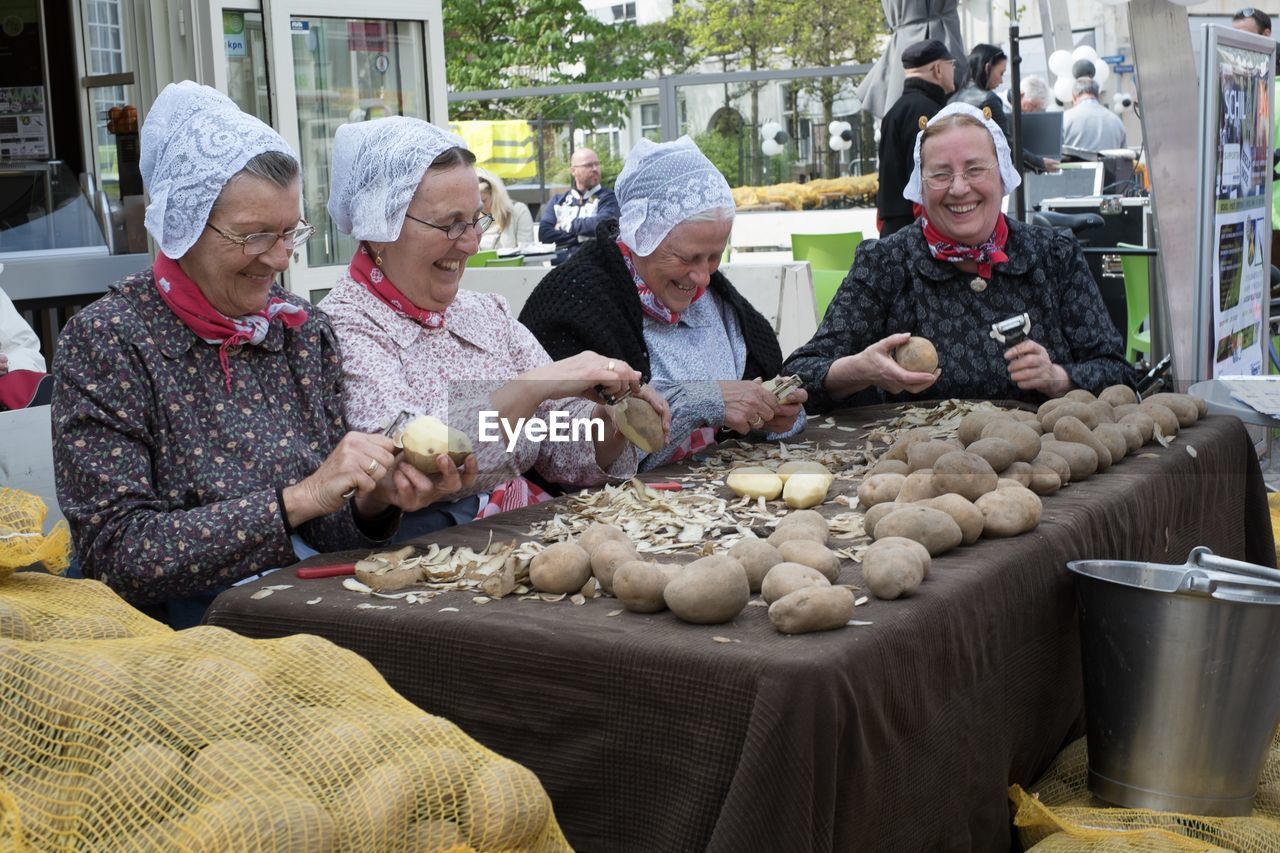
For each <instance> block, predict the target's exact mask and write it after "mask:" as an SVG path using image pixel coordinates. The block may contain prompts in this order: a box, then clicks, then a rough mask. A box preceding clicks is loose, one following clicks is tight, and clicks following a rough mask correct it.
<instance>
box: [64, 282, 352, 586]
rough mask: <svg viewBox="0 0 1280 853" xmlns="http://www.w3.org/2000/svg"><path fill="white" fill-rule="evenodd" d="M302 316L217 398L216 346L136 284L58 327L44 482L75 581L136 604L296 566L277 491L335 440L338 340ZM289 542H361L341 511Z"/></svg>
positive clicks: (245, 361)
mask: <svg viewBox="0 0 1280 853" xmlns="http://www.w3.org/2000/svg"><path fill="white" fill-rule="evenodd" d="M272 295H273V296H278V297H281V298H283V299H288V300H290V301H292V302H295V303H299V304H305V303H300V300H299V299H298V298H297V297H296V296H293V295H292V294H289V293H288V292H287V291H285V290H283V289H281V288H280V287H279V286H276V287H274V288H272ZM308 312H309V313H308V317H307V321H306V322H305V323H304V324H303V325H301V326H299V327H298V328H296V329H284V328H283V327H282V325H281V324H280V323H273V324H272V325H271V331H270V332H268V334H267V337H266V340H264V341H263V343H262V345H261V346H243V347H236V348H232V349H231V350H230V351H229V354H230V358H229V363H230V366H231V391H230V393H228V392H227V389H226V384H225V382H224V379H223V373H222V368H221V366H220V365H219V363H218V346H217V345H216V344H208V343H205V342H204V341H202V340H200V339H199V338H198V337H196V334H195V333H194V332H192V331H191V329H190V328H188V327H187V326H186V325H184V324H183V323H182V321H180V320H179V319H178V318H177V316H176V315H175V314H174V313H173V312H172V311H171V310H170V309H169V307H168V306H167V305H165V304H164V302H162V301H161V299H160V295H159V292H158V291H157V290H156V286H155V283H154V280H153V278H152V275H151V272H150V270H148V271H147V272H145V273H141V274H138V275H135V276H130V277H128V278H126V279H124V280H123V281H121V282H117V283H116V284H113V285H112V286H111V289H110V291H109V292H108V294H107V295H106V296H104V297H102V298H101V299H99V300H98V301H97V302H94V303H93V304H92V305H90V306H89V307H88V308H86V309H85V310H83V311H81V312H80V313H78V314H76V315H75V316H74V317H72V318H71V321H70V322H69V323H68V324H67V326H66V328H65V329H64V330H63V332H62V335H61V337H60V338H59V339H58V348H57V353H56V355H55V356H54V362H53V373H54V377H55V381H56V385H55V388H54V396H53V411H52V417H53V455H54V475H55V478H56V480H57V489H58V503H59V505H60V506H61V508H62V511H63V512H64V513H65V514H66V517H67V520H68V521H69V522H70V525H71V533H72V535H73V536H74V538H75V545H76V552H77V553H78V555H79V557H80V561H81V566H82V569H83V571H84V574H85V576H86V577H91V578H96V579H98V580H100V581H102V582H104V583H106V584H107V585H108V586H110V587H111V588H112V589H114V590H115V591H116V592H118V593H119V594H120V595H121V596H122V597H124V598H125V599H127V600H128V601H130V602H131V603H133V604H136V605H139V606H142V605H148V604H153V603H157V602H161V601H166V600H170V599H182V598H190V597H192V596H195V595H199V594H201V593H206V592H209V591H211V590H214V589H217V588H219V587H225V586H229V585H230V584H232V583H234V582H235V581H238V580H240V579H242V578H245V577H247V576H249V575H252V574H255V573H257V572H260V571H262V570H264V569H269V568H274V567H277V566H285V565H290V564H292V563H294V562H296V560H297V557H296V556H295V555H294V550H293V544H292V542H291V540H290V538H289V535H288V533H286V531H285V527H284V520H283V517H282V515H281V508H280V505H279V502H278V501H277V498H276V489H277V488H281V487H284V486H287V485H290V484H292V483H296V482H298V481H299V480H301V479H303V478H304V477H306V476H307V475H309V474H311V473H312V472H313V471H315V470H316V468H318V467H319V466H320V463H321V462H322V461H323V460H324V458H325V457H326V456H328V454H329V453H330V452H331V451H332V450H333V448H334V447H335V446H336V445H337V443H338V440H339V439H340V438H341V437H342V435H343V434H344V432H345V431H346V430H345V427H344V422H343V418H342V388H341V381H342V365H341V358H340V356H339V352H338V348H337V339H336V338H335V336H334V333H333V329H332V327H331V326H330V325H329V320H328V318H327V317H326V316H325V315H324V313H323V312H321V311H320V310H318V309H315V308H309V309H308ZM298 533H299V534H300V535H301V536H302V537H303V539H305V540H306V541H307V542H308V543H309V544H310V545H311V546H312V547H314V548H316V549H317V550H319V551H322V552H323V551H336V550H341V549H345V548H357V547H363V546H365V545H369V544H372V542H371V540H368V539H366V538H365V537H364V536H363V535H361V534H360V533H359V532H358V531H357V529H356V526H355V521H354V519H353V518H352V515H351V512H350V511H349V510H343V511H340V512H336V513H334V514H332V515H329V516H324V517H321V518H317V519H314V520H312V521H309V522H307V523H305V524H303V525H301V527H300V528H299V530H298Z"/></svg>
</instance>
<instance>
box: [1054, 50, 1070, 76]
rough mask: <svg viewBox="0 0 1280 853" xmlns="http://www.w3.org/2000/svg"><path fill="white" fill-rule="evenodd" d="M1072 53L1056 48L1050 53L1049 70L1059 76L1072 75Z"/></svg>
mask: <svg viewBox="0 0 1280 853" xmlns="http://www.w3.org/2000/svg"><path fill="white" fill-rule="evenodd" d="M1071 61H1072V60H1071V53H1070V52H1069V51H1065V50H1055V51H1054V52H1053V53H1051V54H1049V70H1050V71H1052V72H1053V73H1054V74H1055V75H1057V76H1058V77H1070V76H1071Z"/></svg>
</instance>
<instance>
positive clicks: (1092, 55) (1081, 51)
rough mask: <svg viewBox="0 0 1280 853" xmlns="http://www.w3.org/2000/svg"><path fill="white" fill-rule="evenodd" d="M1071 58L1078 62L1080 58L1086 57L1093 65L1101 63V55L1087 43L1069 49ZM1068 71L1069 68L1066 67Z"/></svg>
mask: <svg viewBox="0 0 1280 853" xmlns="http://www.w3.org/2000/svg"><path fill="white" fill-rule="evenodd" d="M1071 59H1072V61H1073V62H1078V61H1080V60H1081V59H1087V60H1089V61H1090V62H1092V63H1093V64H1094V65H1095V66H1096V65H1102V64H1103V62H1102V57H1100V56H1098V52H1097V51H1096V50H1094V49H1093V47H1092V46H1090V45H1087V44H1082V45H1080V46H1079V47H1077V48H1076V49H1075V50H1073V51H1071ZM1069 72H1070V69H1068V73H1069Z"/></svg>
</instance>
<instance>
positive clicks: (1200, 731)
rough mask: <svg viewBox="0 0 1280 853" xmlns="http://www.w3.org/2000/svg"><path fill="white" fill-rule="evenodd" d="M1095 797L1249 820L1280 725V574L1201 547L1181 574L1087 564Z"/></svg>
mask: <svg viewBox="0 0 1280 853" xmlns="http://www.w3.org/2000/svg"><path fill="white" fill-rule="evenodd" d="M1067 568H1068V569H1070V570H1071V571H1072V572H1073V573H1074V574H1075V576H1076V593H1077V596H1078V598H1079V602H1080V641H1081V652H1082V658H1083V664H1084V688H1085V707H1086V709H1087V728H1088V735H1089V739H1088V749H1089V790H1090V791H1092V792H1093V794H1094V795H1095V796H1097V797H1099V798H1101V799H1103V800H1106V801H1108V802H1111V803H1115V804H1116V805H1119V806H1126V807H1129V808H1142V809H1156V810H1160V811H1177V812H1185V813H1188V814H1197V815H1219V816H1233V815H1247V814H1249V813H1250V811H1251V809H1252V807H1253V797H1254V794H1255V793H1256V792H1257V789H1258V778H1259V776H1260V775H1261V773H1262V766H1263V763H1264V762H1265V760H1266V757H1267V751H1268V748H1269V746H1270V744H1271V739H1272V736H1273V734H1274V732H1275V728H1276V724H1277V722H1280V572H1277V571H1275V570H1272V569H1265V568H1262V567H1261V566H1254V565H1252V564H1250V563H1241V562H1239V561H1236V560H1228V559H1225V558H1222V557H1216V556H1214V555H1213V553H1212V552H1211V551H1209V549H1207V548H1196V549H1194V550H1193V551H1192V552H1191V554H1190V556H1188V558H1187V563H1186V564H1185V565H1181V566H1169V565H1162V564H1159V563H1136V562H1123V561H1118V560H1076V561H1074V562H1071V563H1068V564H1067Z"/></svg>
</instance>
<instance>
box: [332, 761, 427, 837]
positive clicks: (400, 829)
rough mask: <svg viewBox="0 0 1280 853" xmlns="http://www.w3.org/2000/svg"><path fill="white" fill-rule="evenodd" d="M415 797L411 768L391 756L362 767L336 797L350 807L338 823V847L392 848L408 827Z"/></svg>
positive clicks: (415, 800)
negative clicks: (384, 760)
mask: <svg viewBox="0 0 1280 853" xmlns="http://www.w3.org/2000/svg"><path fill="white" fill-rule="evenodd" d="M417 799H418V788H417V786H416V785H414V780H413V776H412V773H411V771H410V770H409V769H408V768H407V767H404V766H402V765H399V764H397V763H395V761H394V759H393V760H391V761H388V762H386V763H383V764H378V765H375V766H373V767H370V768H369V769H367V770H365V771H364V772H362V773H361V774H360V775H359V776H357V777H356V778H355V780H354V781H353V782H351V784H350V785H347V786H346V788H344V789H343V791H342V794H341V796H339V797H338V802H340V803H345V804H347V805H349V806H350V807H351V813H350V814H348V815H347V816H346V819H345V820H343V821H341V822H340V823H339V824H338V847H339V849H343V850H360V849H366V850H386V849H388V848H390V847H393V846H394V845H395V844H396V843H397V841H398V840H399V839H400V838H401V836H402V835H403V834H404V831H405V829H406V827H408V825H409V820H410V818H411V817H412V816H413V809H414V806H415V805H416V804H417Z"/></svg>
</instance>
